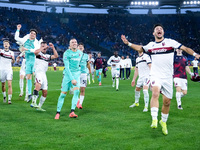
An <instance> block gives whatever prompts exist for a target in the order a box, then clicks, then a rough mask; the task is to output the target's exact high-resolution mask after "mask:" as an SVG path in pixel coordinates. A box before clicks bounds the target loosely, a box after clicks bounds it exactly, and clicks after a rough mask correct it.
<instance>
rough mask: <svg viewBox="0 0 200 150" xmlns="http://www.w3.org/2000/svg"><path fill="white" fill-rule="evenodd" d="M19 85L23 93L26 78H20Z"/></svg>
mask: <svg viewBox="0 0 200 150" xmlns="http://www.w3.org/2000/svg"><path fill="white" fill-rule="evenodd" d="M19 87H20V93H23V90H24V79H20V80H19Z"/></svg>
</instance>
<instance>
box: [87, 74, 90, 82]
mask: <svg viewBox="0 0 200 150" xmlns="http://www.w3.org/2000/svg"><path fill="white" fill-rule="evenodd" d="M87 78H88V81H89V82H90V74H89V75H88V76H87Z"/></svg>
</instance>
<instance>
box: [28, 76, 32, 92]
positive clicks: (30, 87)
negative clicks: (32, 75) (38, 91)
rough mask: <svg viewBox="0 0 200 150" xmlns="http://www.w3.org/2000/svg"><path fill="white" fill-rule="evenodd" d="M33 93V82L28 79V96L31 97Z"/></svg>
mask: <svg viewBox="0 0 200 150" xmlns="http://www.w3.org/2000/svg"><path fill="white" fill-rule="evenodd" d="M31 91H32V80H31V79H28V95H31Z"/></svg>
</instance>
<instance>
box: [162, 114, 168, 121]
mask: <svg viewBox="0 0 200 150" xmlns="http://www.w3.org/2000/svg"><path fill="white" fill-rule="evenodd" d="M168 116H169V114H163V113H161V119H162V121H163V122H167V119H168Z"/></svg>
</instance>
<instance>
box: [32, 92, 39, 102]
mask: <svg viewBox="0 0 200 150" xmlns="http://www.w3.org/2000/svg"><path fill="white" fill-rule="evenodd" d="M38 96H39V94H38V91H37V90H34V91H33V97H32V102H33V103H36V101H37V98H38Z"/></svg>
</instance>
